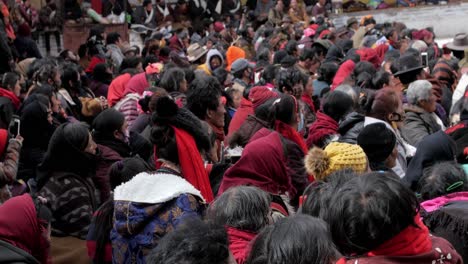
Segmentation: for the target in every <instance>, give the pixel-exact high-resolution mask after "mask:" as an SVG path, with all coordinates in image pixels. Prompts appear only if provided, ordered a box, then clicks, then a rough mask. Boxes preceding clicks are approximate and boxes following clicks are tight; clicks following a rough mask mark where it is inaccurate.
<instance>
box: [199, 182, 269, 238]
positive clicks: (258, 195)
mask: <svg viewBox="0 0 468 264" xmlns="http://www.w3.org/2000/svg"><path fill="white" fill-rule="evenodd" d="M270 200H271V198H270V196H269V195H268V194H267V193H266V192H264V191H262V190H261V189H259V188H257V187H253V186H237V187H232V188H229V189H228V190H227V191H225V192H224V193H223V194H222V195H221V196H219V197H218V198H216V200H215V201H214V202H213V203H212V204H211V205H210V207H209V209H208V214H207V217H208V218H209V219H210V220H212V221H213V222H214V223H216V224H219V225H227V226H230V227H234V228H236V229H239V230H244V231H249V232H254V233H256V232H259V231H260V230H261V229H263V228H264V227H265V226H267V225H268V221H269V220H268V216H269V213H270V202H271V201H270Z"/></svg>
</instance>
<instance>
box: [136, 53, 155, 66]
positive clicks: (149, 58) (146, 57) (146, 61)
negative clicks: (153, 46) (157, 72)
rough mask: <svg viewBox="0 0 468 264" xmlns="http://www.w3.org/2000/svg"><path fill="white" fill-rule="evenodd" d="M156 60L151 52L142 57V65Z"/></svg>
mask: <svg viewBox="0 0 468 264" xmlns="http://www.w3.org/2000/svg"><path fill="white" fill-rule="evenodd" d="M156 62H159V59H158V57H156V56H155V55H152V54H151V55H148V56H145V57H144V59H143V62H142V64H143V67H147V66H148V65H150V64H152V63H156ZM137 65H138V64H137Z"/></svg>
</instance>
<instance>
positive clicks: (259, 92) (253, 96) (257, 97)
mask: <svg viewBox="0 0 468 264" xmlns="http://www.w3.org/2000/svg"><path fill="white" fill-rule="evenodd" d="M278 96H279V95H278V93H276V92H274V91H272V90H271V89H270V88H268V87H266V86H256V87H253V88H252V90H250V93H249V99H250V101H252V105H253V109H254V111H255V109H257V107H259V106H261V105H262V104H263V103H265V102H266V101H268V100H269V99H271V98H276V97H278Z"/></svg>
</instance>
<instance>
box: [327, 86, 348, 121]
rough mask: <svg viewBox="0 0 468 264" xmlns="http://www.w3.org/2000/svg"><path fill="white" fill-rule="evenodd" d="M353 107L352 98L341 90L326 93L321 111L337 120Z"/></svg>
mask: <svg viewBox="0 0 468 264" xmlns="http://www.w3.org/2000/svg"><path fill="white" fill-rule="evenodd" d="M353 107H354V102H353V98H352V97H351V96H349V95H348V94H346V93H344V92H341V91H333V92H331V93H328V94H327V95H326V96H325V98H324V99H323V104H322V110H323V113H324V114H326V115H328V116H329V117H331V118H333V120H335V121H336V122H339V121H340V120H341V119H342V118H343V117H345V116H346V115H347V114H348V113H349V112H351V111H352V109H353Z"/></svg>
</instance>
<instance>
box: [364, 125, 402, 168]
mask: <svg viewBox="0 0 468 264" xmlns="http://www.w3.org/2000/svg"><path fill="white" fill-rule="evenodd" d="M357 143H358V145H359V146H361V148H362V149H363V150H364V152H365V153H366V155H367V157H369V162H371V163H372V162H384V161H385V160H386V159H387V158H388V157H389V156H390V154H392V151H393V149H394V148H395V144H396V136H395V134H393V132H392V131H391V130H390V129H388V128H387V126H386V125H385V124H383V123H376V124H371V125H368V126H366V127H365V128H364V129H363V130H362V131H361V133H359V136H358V137H357Z"/></svg>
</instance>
